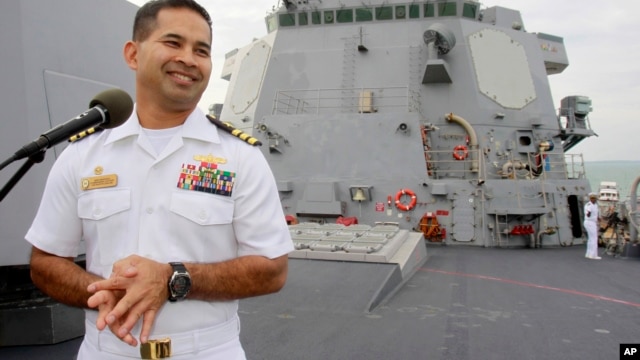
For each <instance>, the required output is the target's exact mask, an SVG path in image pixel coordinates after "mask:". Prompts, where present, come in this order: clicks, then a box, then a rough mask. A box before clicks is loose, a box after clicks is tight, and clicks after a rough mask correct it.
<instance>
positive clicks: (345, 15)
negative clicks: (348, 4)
mask: <svg viewBox="0 0 640 360" xmlns="http://www.w3.org/2000/svg"><path fill="white" fill-rule="evenodd" d="M336 20H337V21H338V22H339V23H350V22H353V9H346V10H345V9H342V10H336Z"/></svg>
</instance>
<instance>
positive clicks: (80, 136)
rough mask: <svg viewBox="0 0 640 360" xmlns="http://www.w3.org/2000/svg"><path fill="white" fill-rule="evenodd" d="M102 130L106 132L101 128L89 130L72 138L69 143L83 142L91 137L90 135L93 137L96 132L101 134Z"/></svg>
mask: <svg viewBox="0 0 640 360" xmlns="http://www.w3.org/2000/svg"><path fill="white" fill-rule="evenodd" d="M102 130H104V129H103V128H101V127H97V128H95V127H92V128H90V129H87V130H85V131H82V132H79V133H77V134H75V135H73V136H72V137H70V138H69V142H76V141H78V140H82V139H84V138H86V137H87V136H89V135H91V134H93V133H96V132H100V131H102Z"/></svg>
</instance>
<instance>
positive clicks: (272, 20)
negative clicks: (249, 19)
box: [267, 14, 278, 33]
mask: <svg viewBox="0 0 640 360" xmlns="http://www.w3.org/2000/svg"><path fill="white" fill-rule="evenodd" d="M277 28H278V18H277V17H276V16H275V14H274V15H271V16H269V17H268V18H267V32H269V33H270V32H272V31H275V30H276V29H277Z"/></svg>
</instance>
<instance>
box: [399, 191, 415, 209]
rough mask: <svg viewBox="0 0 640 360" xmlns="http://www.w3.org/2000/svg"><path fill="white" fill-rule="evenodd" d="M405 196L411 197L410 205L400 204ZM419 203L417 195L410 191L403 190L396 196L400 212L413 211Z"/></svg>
mask: <svg viewBox="0 0 640 360" xmlns="http://www.w3.org/2000/svg"><path fill="white" fill-rule="evenodd" d="M403 195H408V196H410V197H411V200H410V201H409V204H406V205H405V204H403V203H401V202H400V199H401V198H402V196H403ZM417 202H418V198H417V197H416V194H415V193H414V192H413V191H411V190H409V189H401V190H400V191H398V193H397V194H396V207H397V208H398V210H401V211H409V210H412V209H413V208H414V207H415V206H416V203H417Z"/></svg>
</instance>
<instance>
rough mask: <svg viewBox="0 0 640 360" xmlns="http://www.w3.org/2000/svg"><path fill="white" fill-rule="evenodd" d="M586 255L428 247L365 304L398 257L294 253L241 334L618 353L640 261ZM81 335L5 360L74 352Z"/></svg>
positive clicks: (281, 340)
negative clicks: (364, 259)
mask: <svg viewBox="0 0 640 360" xmlns="http://www.w3.org/2000/svg"><path fill="white" fill-rule="evenodd" d="M599 251H600V253H601V254H602V253H603V252H604V250H603V249H602V248H600V249H599ZM584 252H585V248H584V245H576V246H571V247H566V248H542V249H486V248H477V247H453V246H441V245H432V244H429V245H428V246H427V253H428V259H427V261H426V262H425V263H424V264H423V265H422V266H420V267H419V268H418V270H417V272H416V273H415V274H414V275H413V276H412V277H411V278H410V279H409V280H408V281H407V282H406V283H405V284H404V285H403V286H402V287H401V288H400V290H398V291H397V292H396V293H395V294H392V296H391V297H390V298H388V299H387V300H386V301H384V302H382V303H381V304H379V305H378V306H375V307H374V308H373V309H371V310H369V309H370V306H371V304H372V302H371V300H372V299H374V298H375V297H376V294H379V293H380V291H382V289H383V288H385V287H388V286H389V281H392V280H390V279H393V276H392V274H394V273H395V272H397V271H398V270H397V269H396V268H395V266H397V265H394V264H376V263H360V262H342V261H339V262H331V261H323V260H302V259H291V261H290V267H289V279H288V282H287V284H286V286H285V288H284V289H283V290H282V291H281V292H280V293H278V294H275V295H270V296H265V297H259V298H254V299H248V300H243V301H242V302H241V306H240V317H241V319H242V328H243V329H242V334H241V337H242V342H243V344H244V347H245V350H246V353H247V357H248V358H249V359H252V360H258V359H295V360H302V359H310V360H312V359H425V358H428V359H443V360H444V359H457V360H458V359H489V358H491V359H513V358H519V359H614V358H618V351H619V344H621V343H640V335H638V334H640V287H638V274H639V271H638V269H640V261H639V260H638V258H637V257H629V258H614V257H613V256H608V255H601V256H602V260H589V259H585V257H584ZM80 340H81V339H74V340H71V341H67V342H64V343H61V344H57V345H47V346H37V347H36V346H27V347H7V348H0V358H2V359H6V360H10V359H25V358H28V359H51V358H55V359H73V358H74V353H75V350H76V349H77V347H78V346H79V343H80Z"/></svg>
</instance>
